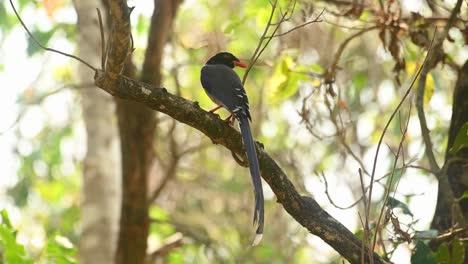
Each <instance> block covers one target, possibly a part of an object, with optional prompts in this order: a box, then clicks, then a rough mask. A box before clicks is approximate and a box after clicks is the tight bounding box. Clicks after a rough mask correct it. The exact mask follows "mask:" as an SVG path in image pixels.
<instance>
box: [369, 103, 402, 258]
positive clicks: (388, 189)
mask: <svg viewBox="0 0 468 264" xmlns="http://www.w3.org/2000/svg"><path fill="white" fill-rule="evenodd" d="M410 114H411V105H410V106H409V110H408V119H407V121H406V124H405V127H404V129H403V132H402V136H401V140H400V143H399V144H398V150H397V153H396V154H395V160H394V162H393V167H392V174H391V176H390V180H389V182H388V186H387V188H385V189H386V190H385V197H384V200H383V204H382V208H381V209H380V214H379V218H378V220H377V223H376V225H375V229H376V230H378V229H379V225H380V221H381V220H382V216H383V214H384V210H385V207H386V204H387V201H388V197H389V195H390V188H392V183H393V179H394V177H395V172H396V170H397V163H398V158H399V157H400V153H401V152H402V149H403V143H404V142H405V139H406V132H407V131H408V124H409V121H410ZM400 178H401V177H400ZM394 191H396V189H395V190H394ZM376 241H377V232H374V239H373V242H372V251H374V249H375V243H376Z"/></svg>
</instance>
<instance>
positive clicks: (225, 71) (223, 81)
mask: <svg viewBox="0 0 468 264" xmlns="http://www.w3.org/2000/svg"><path fill="white" fill-rule="evenodd" d="M235 66H238V67H241V68H247V66H246V65H245V64H244V63H242V62H241V61H240V60H239V59H238V58H236V57H235V56H234V55H232V54H231V53H229V52H219V53H217V54H216V55H214V56H212V57H211V58H210V59H209V60H208V61H207V62H206V64H205V65H204V66H203V67H202V69H201V74H200V81H201V84H202V86H203V89H204V90H205V92H206V94H207V95H208V97H210V99H211V100H212V101H213V102H215V103H216V104H218V106H217V107H215V108H214V109H212V110H210V112H214V111H216V110H218V109H219V108H221V107H224V108H226V109H227V110H228V111H229V112H230V113H231V114H232V115H233V116H234V117H235V118H236V119H237V121H238V122H239V128H240V133H241V135H242V141H243V143H244V148H245V152H246V154H247V159H248V161H249V169H250V175H251V178H252V182H253V186H254V194H255V207H254V217H253V224H254V226H257V230H256V232H255V233H256V234H255V237H254V240H253V242H252V245H253V246H255V245H258V244H259V243H260V241H261V240H262V237H263V226H264V218H265V217H264V214H265V209H264V199H263V189H262V180H261V176H260V165H259V162H258V158H257V152H256V150H255V141H254V139H253V137H252V132H251V129H250V124H249V121H252V117H251V116H250V110H249V108H250V106H249V99H248V98H247V93H246V91H245V89H244V85H243V84H242V82H241V80H240V78H239V76H238V75H237V73H236V72H235V71H234V69H233V68H234V67H235ZM227 120H229V118H228V119H227Z"/></svg>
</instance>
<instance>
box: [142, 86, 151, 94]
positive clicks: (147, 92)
mask: <svg viewBox="0 0 468 264" xmlns="http://www.w3.org/2000/svg"><path fill="white" fill-rule="evenodd" d="M141 91H142V92H143V93H144V94H146V95H149V94H150V93H151V90H149V89H146V88H144V87H141Z"/></svg>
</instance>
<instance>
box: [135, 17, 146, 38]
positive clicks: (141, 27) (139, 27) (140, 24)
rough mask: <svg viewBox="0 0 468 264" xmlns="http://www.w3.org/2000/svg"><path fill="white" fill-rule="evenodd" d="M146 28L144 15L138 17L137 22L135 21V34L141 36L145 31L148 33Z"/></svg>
mask: <svg viewBox="0 0 468 264" xmlns="http://www.w3.org/2000/svg"><path fill="white" fill-rule="evenodd" d="M148 27H149V22H148V18H147V17H145V16H144V15H139V16H138V20H137V24H136V32H137V34H138V35H142V34H143V33H145V32H146V31H148Z"/></svg>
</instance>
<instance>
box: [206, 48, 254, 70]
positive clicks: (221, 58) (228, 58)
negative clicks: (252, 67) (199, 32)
mask: <svg viewBox="0 0 468 264" xmlns="http://www.w3.org/2000/svg"><path fill="white" fill-rule="evenodd" d="M206 64H211V65H213V64H223V65H226V66H228V67H231V68H234V67H235V66H239V67H241V68H247V65H245V64H244V63H242V62H241V61H240V60H239V59H238V58H236V56H234V55H232V54H231V53H229V52H220V53H218V54H216V55H214V56H213V57H211V58H210V59H209V60H208V61H207V62H206Z"/></svg>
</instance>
